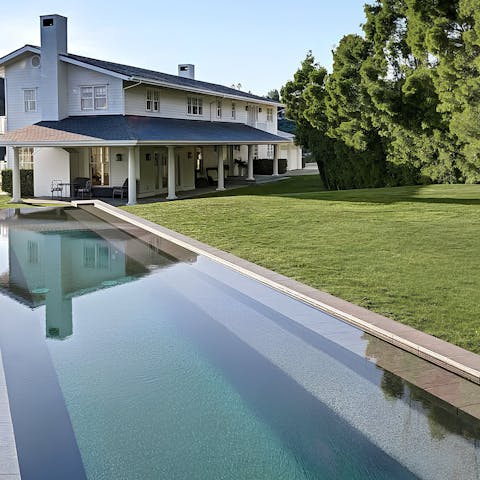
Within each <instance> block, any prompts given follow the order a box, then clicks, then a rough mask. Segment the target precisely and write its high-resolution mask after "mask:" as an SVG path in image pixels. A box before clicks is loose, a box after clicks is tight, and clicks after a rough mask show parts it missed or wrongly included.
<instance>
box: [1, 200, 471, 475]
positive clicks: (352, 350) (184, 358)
mask: <svg viewBox="0 0 480 480" xmlns="http://www.w3.org/2000/svg"><path fill="white" fill-rule="evenodd" d="M0 223H1V226H2V237H1V242H0V252H1V253H0V270H1V271H0V274H3V275H2V277H1V278H2V280H1V284H0V287H1V288H0V309H1V311H2V316H1V319H2V320H1V322H0V351H1V352H2V357H3V359H4V364H5V370H6V377H7V386H8V388H9V396H10V400H11V406H12V416H13V423H14V430H15V434H16V438H17V448H18V451H19V461H20V468H21V471H22V478H24V479H28V478H48V479H54V478H67V477H66V475H68V478H88V479H102V480H103V479H105V480H107V479H159V478H165V479H189V480H194V479H255V480H262V479H358V480H360V479H409V478H425V479H439V478H444V479H448V478H451V479H454V478H462V479H467V480H468V479H477V478H479V477H480V469H479V464H480V446H479V441H478V440H479V438H480V435H479V434H478V433H479V430H480V428H479V425H478V422H476V421H475V420H473V418H470V417H468V418H467V417H460V416H457V415H456V414H455V412H454V411H453V410H451V409H449V408H448V407H447V406H446V405H444V404H442V403H441V402H439V401H436V400H435V399H434V398H433V397H432V396H430V395H429V394H427V393H426V392H423V391H421V390H420V389H418V388H416V387H414V386H413V385H411V384H409V383H408V382H405V381H403V380H402V379H401V378H400V377H397V376H395V375H393V374H391V373H389V372H388V371H386V370H383V369H381V368H379V367H378V365H377V361H378V359H379V358H380V357H381V356H384V357H385V358H387V357H388V356H399V358H401V359H402V360H401V361H404V362H406V363H408V362H411V361H412V360H411V357H412V356H410V355H409V354H407V353H404V352H399V351H398V350H397V349H396V348H394V347H392V346H389V345H386V344H384V343H383V342H380V341H379V340H377V339H375V338H373V337H371V336H369V335H367V334H364V333H363V332H361V331H359V330H358V329H356V328H354V327H352V326H350V325H347V324H345V323H344V322H341V321H340V320H337V319H334V318H332V317H330V316H328V315H326V314H324V313H322V312H320V311H317V310H315V309H313V308H311V307H309V306H307V305H304V304H302V303H300V302H298V301H295V300H294V299H291V298H289V297H287V296H285V295H283V294H281V293H279V292H276V291H274V290H272V289H270V288H268V287H266V286H264V285H262V284H260V283H258V282H255V281H253V280H251V279H249V278H247V277H244V276H242V275H240V274H239V273H237V272H234V271H232V270H229V269H227V268H225V267H223V266H222V265H219V264H217V263H216V262H213V261H212V260H209V259H207V258H205V257H202V256H198V255H195V254H193V253H191V252H187V251H185V250H183V249H181V248H179V247H175V246H172V245H168V244H166V243H165V242H160V244H159V242H158V240H156V239H155V238H151V237H150V236H148V235H146V236H145V238H143V239H141V240H139V239H136V238H133V237H132V236H130V235H129V234H127V233H126V232H123V231H120V230H118V229H115V228H113V227H112V226H111V225H110V224H108V223H105V222H103V221H101V220H99V219H98V218H96V217H94V216H92V215H91V214H90V213H88V212H85V211H78V210H77V209H51V210H47V211H36V212H26V211H24V212H23V213H22V212H19V211H17V212H16V214H14V213H11V214H10V216H9V217H8V218H6V219H4V220H3V221H1V222H0ZM159 247H161V248H162V249H160V248H159ZM3 312H5V313H3ZM312 325H313V329H312V328H310V327H311V326H312ZM415 361H417V359H415ZM40 472H41V473H40ZM66 472H68V473H66Z"/></svg>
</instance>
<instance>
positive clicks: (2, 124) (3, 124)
mask: <svg viewBox="0 0 480 480" xmlns="http://www.w3.org/2000/svg"><path fill="white" fill-rule="evenodd" d="M6 130H7V117H0V135H1V134H2V133H5V131H6Z"/></svg>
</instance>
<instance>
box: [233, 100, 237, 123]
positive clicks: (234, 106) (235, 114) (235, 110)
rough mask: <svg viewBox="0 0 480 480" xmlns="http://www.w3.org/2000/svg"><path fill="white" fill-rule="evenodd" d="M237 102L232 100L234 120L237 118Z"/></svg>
mask: <svg viewBox="0 0 480 480" xmlns="http://www.w3.org/2000/svg"><path fill="white" fill-rule="evenodd" d="M236 107H237V106H236V105H235V102H232V120H236V119H237V109H236Z"/></svg>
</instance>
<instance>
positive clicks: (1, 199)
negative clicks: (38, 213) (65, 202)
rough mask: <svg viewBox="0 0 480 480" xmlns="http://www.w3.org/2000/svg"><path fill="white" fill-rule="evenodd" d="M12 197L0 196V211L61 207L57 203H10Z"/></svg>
mask: <svg viewBox="0 0 480 480" xmlns="http://www.w3.org/2000/svg"><path fill="white" fill-rule="evenodd" d="M11 199H12V197H10V196H9V195H0V209H2V208H35V207H55V206H61V205H60V204H58V203H57V204H56V203H54V202H53V203H8V202H10V200H11Z"/></svg>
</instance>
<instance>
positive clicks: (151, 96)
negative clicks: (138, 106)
mask: <svg viewBox="0 0 480 480" xmlns="http://www.w3.org/2000/svg"><path fill="white" fill-rule="evenodd" d="M145 110H146V111H147V112H154V113H158V112H159V111H160V90H157V89H154V88H147V91H146V92H145Z"/></svg>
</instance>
